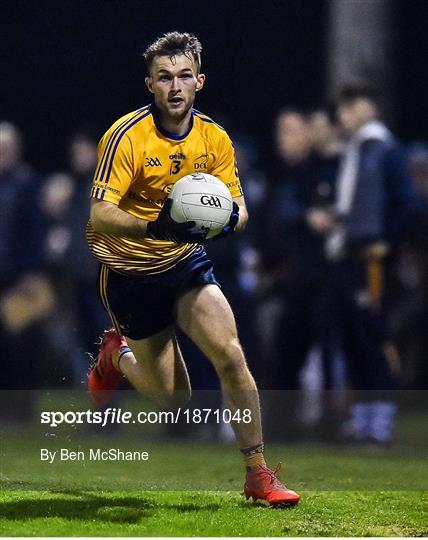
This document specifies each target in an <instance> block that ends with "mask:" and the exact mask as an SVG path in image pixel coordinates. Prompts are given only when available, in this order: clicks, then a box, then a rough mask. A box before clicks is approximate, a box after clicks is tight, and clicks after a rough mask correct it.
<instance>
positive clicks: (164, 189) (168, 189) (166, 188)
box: [163, 182, 174, 193]
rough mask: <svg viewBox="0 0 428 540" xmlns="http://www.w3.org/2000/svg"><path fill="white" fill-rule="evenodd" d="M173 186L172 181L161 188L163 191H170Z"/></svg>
mask: <svg viewBox="0 0 428 540" xmlns="http://www.w3.org/2000/svg"><path fill="white" fill-rule="evenodd" d="M173 187H174V182H172V183H171V184H168V185H167V186H165V187H164V188H163V191H165V193H171V190H172V188H173Z"/></svg>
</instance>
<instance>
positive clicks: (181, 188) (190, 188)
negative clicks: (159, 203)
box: [169, 173, 233, 238]
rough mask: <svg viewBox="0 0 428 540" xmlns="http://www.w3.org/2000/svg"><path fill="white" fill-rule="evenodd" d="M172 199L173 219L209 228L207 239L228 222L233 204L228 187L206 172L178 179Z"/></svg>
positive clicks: (170, 196) (218, 231)
mask: <svg viewBox="0 0 428 540" xmlns="http://www.w3.org/2000/svg"><path fill="white" fill-rule="evenodd" d="M169 198H170V199H172V205H171V217H172V219H173V220H174V221H177V222H178V223H183V222H184V221H194V222H195V223H196V225H197V226H198V227H200V228H201V229H203V230H207V231H208V233H207V238H213V237H214V236H216V235H217V234H219V233H220V232H221V231H222V229H223V227H224V226H225V225H227V224H228V222H229V219H230V214H231V212H232V207H233V201H232V196H231V194H230V191H229V189H228V188H227V186H226V185H225V184H224V183H223V182H222V181H221V180H219V179H218V178H216V177H215V176H212V175H211V174H206V173H193V174H188V175H187V176H184V177H183V178H181V179H180V180H178V181H177V182H176V184H175V185H174V187H173V189H172V190H171V193H170V194H169Z"/></svg>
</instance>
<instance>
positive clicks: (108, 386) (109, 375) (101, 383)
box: [88, 330, 130, 407]
mask: <svg viewBox="0 0 428 540" xmlns="http://www.w3.org/2000/svg"><path fill="white" fill-rule="evenodd" d="M122 348H127V349H128V350H130V349H129V347H128V344H127V343H126V339H125V338H124V337H123V336H120V335H119V334H118V333H117V332H116V330H107V331H106V332H104V335H103V337H102V339H101V344H100V351H99V353H98V357H97V359H96V361H95V362H94V363H93V365H92V366H91V369H90V372H89V375H88V390H89V393H90V395H91V397H92V399H93V401H94V402H95V403H96V404H97V405H99V406H100V407H101V406H103V405H107V403H108V402H109V401H110V400H111V397H112V395H113V394H114V390H115V389H116V388H117V386H118V385H119V382H120V380H121V379H122V374H121V373H120V371H118V370H117V369H116V368H115V367H114V365H113V362H112V354H113V353H114V352H115V351H118V350H119V349H122Z"/></svg>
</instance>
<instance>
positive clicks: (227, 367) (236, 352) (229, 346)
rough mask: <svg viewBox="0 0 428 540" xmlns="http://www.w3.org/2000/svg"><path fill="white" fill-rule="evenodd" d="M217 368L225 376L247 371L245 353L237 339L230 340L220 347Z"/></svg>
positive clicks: (217, 355)
mask: <svg viewBox="0 0 428 540" xmlns="http://www.w3.org/2000/svg"><path fill="white" fill-rule="evenodd" d="M216 368H217V371H218V372H219V373H220V374H222V375H224V376H229V375H234V374H236V373H238V372H240V371H242V370H244V369H246V363H245V357H244V352H243V350H242V347H241V344H240V343H239V340H238V339H237V338H233V339H229V340H227V341H226V342H225V343H223V344H222V345H221V346H219V347H218V350H217V354H216Z"/></svg>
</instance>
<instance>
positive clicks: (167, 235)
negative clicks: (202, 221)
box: [146, 199, 207, 244]
mask: <svg viewBox="0 0 428 540" xmlns="http://www.w3.org/2000/svg"><path fill="white" fill-rule="evenodd" d="M171 205H172V199H166V200H165V204H164V205H163V208H162V210H161V211H160V212H159V215H158V217H157V219H156V220H155V221H149V222H148V223H147V233H146V235H147V237H148V238H151V239H152V240H167V241H169V242H176V243H177V244H202V243H203V242H205V240H206V236H207V231H202V230H200V229H198V228H197V227H196V223H195V222H194V221H185V222H184V223H177V222H176V221H174V220H173V219H172V217H171V212H170V210H171Z"/></svg>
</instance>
